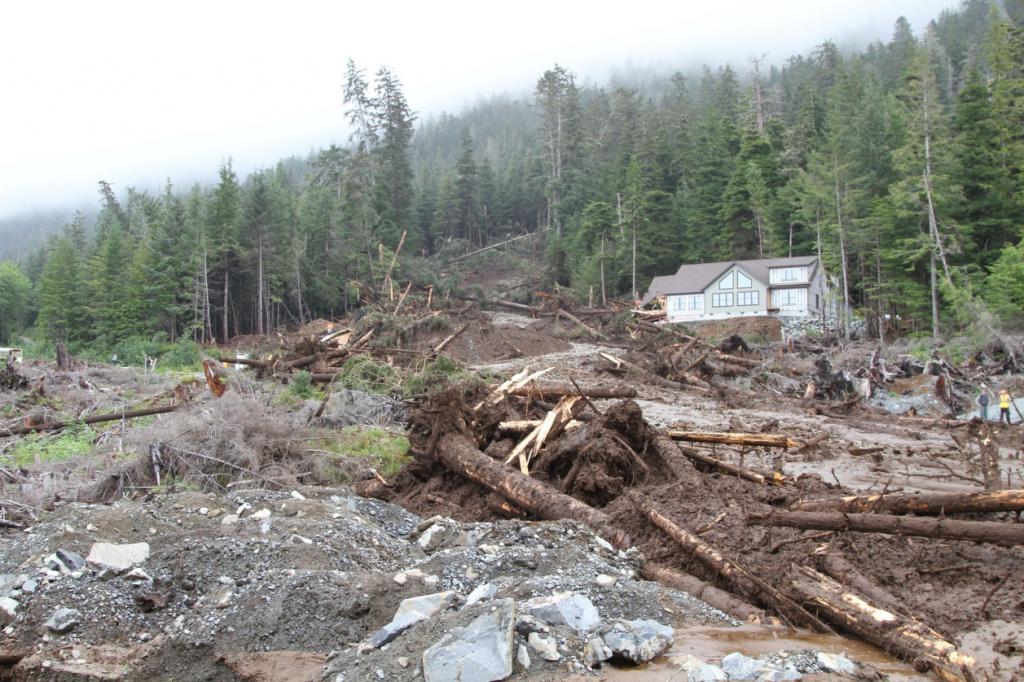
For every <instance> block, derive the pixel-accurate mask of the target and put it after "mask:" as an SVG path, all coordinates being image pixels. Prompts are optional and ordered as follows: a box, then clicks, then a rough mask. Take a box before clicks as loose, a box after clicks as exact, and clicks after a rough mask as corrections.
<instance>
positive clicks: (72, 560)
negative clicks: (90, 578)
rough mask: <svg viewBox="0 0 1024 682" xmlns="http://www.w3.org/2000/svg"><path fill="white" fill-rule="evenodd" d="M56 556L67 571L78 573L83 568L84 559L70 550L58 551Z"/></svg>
mask: <svg viewBox="0 0 1024 682" xmlns="http://www.w3.org/2000/svg"><path fill="white" fill-rule="evenodd" d="M56 554H57V559H58V560H59V561H60V562H61V563H62V564H64V565H65V566H67V569H68V570H69V571H79V570H81V569H83V568H85V559H83V558H82V555H81V554H78V553H76V552H72V551H71V550H70V549H58V550H57V552H56Z"/></svg>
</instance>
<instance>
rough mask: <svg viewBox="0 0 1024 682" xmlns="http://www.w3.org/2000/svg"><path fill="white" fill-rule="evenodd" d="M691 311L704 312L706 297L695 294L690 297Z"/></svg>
mask: <svg viewBox="0 0 1024 682" xmlns="http://www.w3.org/2000/svg"><path fill="white" fill-rule="evenodd" d="M689 298H690V310H704V295H703V294H695V295H694V296H690V297H689Z"/></svg>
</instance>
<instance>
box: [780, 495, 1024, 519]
mask: <svg viewBox="0 0 1024 682" xmlns="http://www.w3.org/2000/svg"><path fill="white" fill-rule="evenodd" d="M789 509H790V510H791V511H808V512H809V511H837V512H845V513H847V514H857V513H871V512H879V513H886V514H921V515H935V514H972V513H984V512H1017V511H1024V490H998V491H993V492H984V493H899V494H896V495H850V496H846V497H833V498H823V499H812V500H798V501H796V502H795V503H793V504H791V505H790V506H789Z"/></svg>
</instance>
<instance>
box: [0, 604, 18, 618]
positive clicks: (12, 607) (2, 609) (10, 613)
mask: <svg viewBox="0 0 1024 682" xmlns="http://www.w3.org/2000/svg"><path fill="white" fill-rule="evenodd" d="M17 617H18V602H17V601H16V600H14V599H11V598H10V597H0V625H10V624H11V623H13V622H14V619H15V618H17Z"/></svg>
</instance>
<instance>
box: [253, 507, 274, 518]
mask: <svg viewBox="0 0 1024 682" xmlns="http://www.w3.org/2000/svg"><path fill="white" fill-rule="evenodd" d="M249 518H251V519H256V520H258V521H262V520H263V519H269V518H270V510H269V509H267V508H266V507H264V508H263V509H260V510H259V511H254V512H253V513H252V516H250V517H249Z"/></svg>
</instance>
